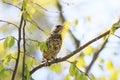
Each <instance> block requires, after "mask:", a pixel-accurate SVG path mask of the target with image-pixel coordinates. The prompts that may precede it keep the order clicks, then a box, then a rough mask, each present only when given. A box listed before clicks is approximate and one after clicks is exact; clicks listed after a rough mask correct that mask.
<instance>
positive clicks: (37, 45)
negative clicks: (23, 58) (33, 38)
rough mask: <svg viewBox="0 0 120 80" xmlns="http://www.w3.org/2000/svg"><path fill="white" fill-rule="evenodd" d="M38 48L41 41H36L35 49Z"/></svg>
mask: <svg viewBox="0 0 120 80" xmlns="http://www.w3.org/2000/svg"><path fill="white" fill-rule="evenodd" d="M38 48H39V43H38V42H36V43H35V49H36V50H38Z"/></svg>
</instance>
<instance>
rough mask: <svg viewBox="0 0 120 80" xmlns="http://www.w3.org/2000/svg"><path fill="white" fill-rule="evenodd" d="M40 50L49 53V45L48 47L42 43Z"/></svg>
mask: <svg viewBox="0 0 120 80" xmlns="http://www.w3.org/2000/svg"><path fill="white" fill-rule="evenodd" d="M40 50H42V51H47V50H48V47H47V45H46V42H42V43H41V44H40Z"/></svg>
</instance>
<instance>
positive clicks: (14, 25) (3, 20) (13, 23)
mask: <svg viewBox="0 0 120 80" xmlns="http://www.w3.org/2000/svg"><path fill="white" fill-rule="evenodd" d="M0 22H4V23H7V24H12V25H13V26H15V27H17V28H19V26H18V25H16V24H14V23H12V22H9V21H4V20H0Z"/></svg>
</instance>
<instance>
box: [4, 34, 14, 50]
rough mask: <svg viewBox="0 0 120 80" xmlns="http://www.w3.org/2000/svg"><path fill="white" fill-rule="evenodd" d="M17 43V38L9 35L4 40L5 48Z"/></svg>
mask: <svg viewBox="0 0 120 80" xmlns="http://www.w3.org/2000/svg"><path fill="white" fill-rule="evenodd" d="M14 44H15V40H14V37H13V36H8V37H7V38H6V39H5V40H4V49H7V48H11V47H12V46H13V45H14Z"/></svg>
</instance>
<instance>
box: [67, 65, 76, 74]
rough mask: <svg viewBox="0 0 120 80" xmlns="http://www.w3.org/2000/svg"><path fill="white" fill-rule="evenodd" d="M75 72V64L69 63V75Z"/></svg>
mask: <svg viewBox="0 0 120 80" xmlns="http://www.w3.org/2000/svg"><path fill="white" fill-rule="evenodd" d="M75 72H76V67H75V64H71V65H70V68H69V73H70V75H71V76H74V75H75Z"/></svg>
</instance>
